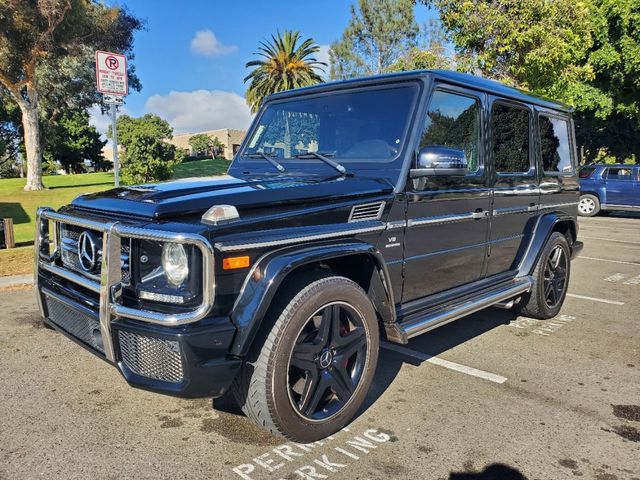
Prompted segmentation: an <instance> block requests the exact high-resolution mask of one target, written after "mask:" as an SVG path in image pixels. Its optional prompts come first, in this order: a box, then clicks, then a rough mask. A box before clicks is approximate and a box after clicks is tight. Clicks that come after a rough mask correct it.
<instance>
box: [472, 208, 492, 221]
mask: <svg viewBox="0 0 640 480" xmlns="http://www.w3.org/2000/svg"><path fill="white" fill-rule="evenodd" d="M488 216H489V212H488V211H487V210H482V209H479V210H476V211H475V212H472V213H471V218H473V219H475V220H478V219H480V218H485V217H488Z"/></svg>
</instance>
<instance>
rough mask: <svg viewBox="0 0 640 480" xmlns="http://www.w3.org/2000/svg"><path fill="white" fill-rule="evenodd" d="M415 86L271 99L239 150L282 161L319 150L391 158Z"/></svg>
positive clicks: (340, 156)
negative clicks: (249, 136) (247, 139)
mask: <svg viewBox="0 0 640 480" xmlns="http://www.w3.org/2000/svg"><path fill="white" fill-rule="evenodd" d="M416 92H417V86H415V85H413V84H410V85H396V86H393V87H389V88H372V89H368V90H358V91H351V92H344V93H333V94H325V95H321V96H315V97H311V98H304V97H300V98H297V99H291V100H286V101H282V102H277V103H273V104H270V105H269V106H267V108H266V109H265V111H264V112H263V113H262V115H261V116H260V118H259V120H258V123H257V125H256V128H255V129H254V130H253V133H252V135H251V138H250V139H249V141H248V142H247V144H246V145H247V146H246V147H245V149H244V151H243V152H242V156H248V155H255V154H257V153H265V154H267V155H269V156H271V157H273V158H275V159H277V160H278V161H282V160H287V159H299V158H300V157H303V158H306V159H307V160H308V159H313V156H311V155H309V156H306V154H309V153H320V154H322V155H323V156H325V157H331V158H333V159H335V160H338V161H340V162H390V161H393V160H394V159H395V158H396V157H397V156H398V154H399V153H400V150H401V149H402V145H403V142H404V136H405V135H406V131H407V125H408V123H409V117H410V113H411V107H412V105H413V101H414V98H415V96H416ZM316 160H317V159H316Z"/></svg>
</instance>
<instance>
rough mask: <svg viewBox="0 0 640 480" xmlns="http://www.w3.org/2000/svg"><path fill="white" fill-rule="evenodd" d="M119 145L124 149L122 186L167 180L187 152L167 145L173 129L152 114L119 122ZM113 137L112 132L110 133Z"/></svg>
mask: <svg viewBox="0 0 640 480" xmlns="http://www.w3.org/2000/svg"><path fill="white" fill-rule="evenodd" d="M116 127H117V129H118V142H119V143H120V145H121V146H122V147H123V150H124V151H123V153H122V157H121V160H122V170H121V174H122V183H124V184H125V185H132V184H141V183H149V182H153V181H159V180H168V179H169V178H171V175H172V174H173V169H174V167H175V166H176V165H177V164H179V163H180V162H182V161H183V160H184V157H185V152H184V151H183V150H182V149H179V148H176V146H175V145H171V144H170V143H168V142H166V140H170V139H171V138H172V135H173V129H172V128H171V126H170V125H169V123H168V122H167V121H166V120H163V119H162V118H160V117H158V116H157V115H152V114H150V113H148V114H146V115H144V116H142V117H140V118H132V117H129V116H128V115H122V116H121V117H119V118H118V121H117V125H116ZM108 136H109V137H111V130H109V132H108Z"/></svg>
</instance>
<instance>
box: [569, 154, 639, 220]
mask: <svg viewBox="0 0 640 480" xmlns="http://www.w3.org/2000/svg"><path fill="white" fill-rule="evenodd" d="M578 176H579V179H580V203H579V204H578V214H579V215H581V216H583V217H593V216H594V215H597V214H598V213H599V212H601V211H610V210H622V211H627V212H640V165H621V164H615V165H596V164H594V165H586V166H584V167H582V168H580V172H579V175H578Z"/></svg>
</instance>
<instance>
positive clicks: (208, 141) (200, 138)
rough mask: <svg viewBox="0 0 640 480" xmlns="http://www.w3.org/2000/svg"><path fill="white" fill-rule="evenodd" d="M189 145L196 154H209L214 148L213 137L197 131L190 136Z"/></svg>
mask: <svg viewBox="0 0 640 480" xmlns="http://www.w3.org/2000/svg"><path fill="white" fill-rule="evenodd" d="M189 146H190V147H191V151H192V153H193V154H194V155H198V154H205V155H208V154H209V153H210V152H212V150H213V139H212V138H211V137H210V136H209V135H207V134H206V133H197V134H195V135H193V136H191V137H189Z"/></svg>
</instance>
